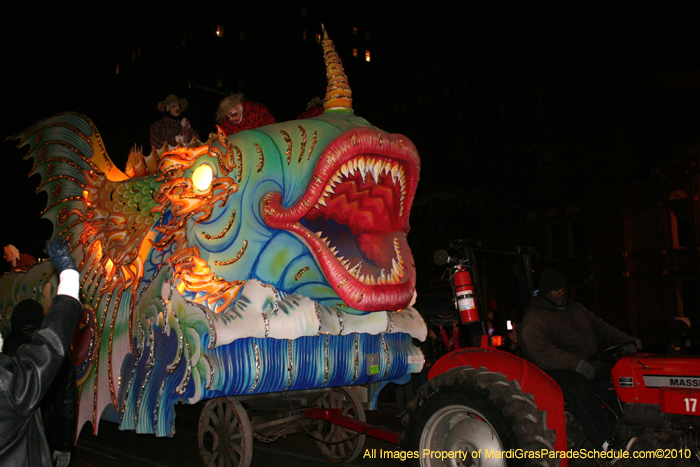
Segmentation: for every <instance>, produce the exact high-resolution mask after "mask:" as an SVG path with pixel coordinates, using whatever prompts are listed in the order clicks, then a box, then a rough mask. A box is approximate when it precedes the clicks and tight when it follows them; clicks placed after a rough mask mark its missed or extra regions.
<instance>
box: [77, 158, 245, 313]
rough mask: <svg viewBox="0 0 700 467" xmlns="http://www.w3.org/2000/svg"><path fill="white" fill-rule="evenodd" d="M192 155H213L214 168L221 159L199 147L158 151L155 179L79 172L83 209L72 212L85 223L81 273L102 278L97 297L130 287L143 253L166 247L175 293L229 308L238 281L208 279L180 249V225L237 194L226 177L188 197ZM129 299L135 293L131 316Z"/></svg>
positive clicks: (188, 251) (139, 275) (190, 251)
mask: <svg viewBox="0 0 700 467" xmlns="http://www.w3.org/2000/svg"><path fill="white" fill-rule="evenodd" d="M200 156H211V157H215V158H217V159H219V165H221V164H222V162H223V163H225V162H224V161H223V160H222V159H225V158H222V157H217V156H218V155H216V154H212V153H211V150H210V148H209V146H200V147H197V148H178V149H175V150H173V151H170V152H168V153H166V154H165V155H164V157H163V159H162V160H161V163H160V167H159V170H158V173H157V176H155V177H141V178H134V179H128V180H124V181H110V180H107V179H105V178H103V177H100V176H99V175H98V174H96V173H95V172H88V173H86V180H87V183H86V187H85V190H84V193H83V195H84V196H83V197H84V200H83V201H84V202H83V210H82V211H79V210H76V211H74V212H75V213H76V214H77V215H78V216H79V217H80V218H81V220H82V221H83V222H84V225H85V229H84V231H83V234H82V237H81V243H82V245H83V249H84V251H85V253H86V254H85V260H84V262H83V264H82V265H81V269H82V267H83V266H84V264H85V263H86V262H89V263H90V269H91V270H94V271H96V272H97V273H98V274H99V275H101V276H102V277H103V278H104V281H103V282H102V283H103V286H102V287H101V288H100V291H99V292H100V294H101V295H102V294H105V293H110V294H111V293H112V292H119V291H123V290H126V289H127V288H128V287H132V288H134V289H137V288H138V286H139V284H140V283H141V281H142V280H143V274H144V265H145V262H146V259H147V258H148V255H149V252H150V251H151V248H156V249H163V248H166V247H168V246H170V245H172V244H173V243H174V244H175V248H174V249H173V250H174V251H175V252H176V253H175V254H174V255H173V256H171V257H170V258H168V260H167V261H168V263H170V264H171V265H172V266H173V269H174V274H175V280H176V284H175V285H176V287H177V288H178V289H179V290H184V289H187V290H189V291H191V292H194V293H198V297H197V298H196V300H195V301H196V302H198V303H207V304H211V303H214V302H216V301H218V300H220V299H224V304H223V306H220V307H219V308H220V309H222V310H223V309H225V308H226V307H227V306H228V305H230V304H231V302H233V300H234V299H235V297H236V295H237V294H238V292H239V290H240V289H241V287H242V285H243V282H240V281H233V282H227V281H225V280H224V279H222V278H218V277H215V275H214V273H213V272H212V271H211V269H210V268H209V267H208V266H207V264H206V261H204V260H203V259H202V258H200V256H199V250H198V249H197V248H196V247H188V246H187V235H186V226H187V223H188V221H189V220H190V219H193V220H194V223H200V222H204V221H206V220H208V219H210V218H211V216H212V213H213V210H214V208H215V207H216V205H217V203H219V206H224V205H225V204H226V202H227V201H228V197H229V196H230V195H231V194H233V193H235V192H236V191H238V184H237V183H235V182H234V180H233V179H231V178H229V177H221V178H217V179H215V180H214V181H213V182H212V184H211V185H210V187H209V188H208V189H207V190H206V191H202V192H198V193H195V190H194V188H193V184H192V180H190V179H189V178H188V177H185V176H184V175H185V171H186V170H187V169H189V168H191V167H192V166H193V165H194V163H195V161H196V160H197V159H198V158H199V157H200ZM232 159H233V158H231V157H229V158H228V161H231V162H230V166H229V167H227V169H228V171H230V170H232V169H233V168H235V165H234V164H233V161H232ZM167 211H170V213H171V214H172V217H171V218H170V220H169V221H168V223H167V224H159V223H158V222H159V221H160V220H161V219H162V218H163V214H165V213H166V212H167ZM156 231H157V232H160V233H161V234H163V237H164V238H163V240H161V241H159V242H155V239H156V237H157V233H156ZM88 275H89V274H88ZM86 277H87V276H86ZM93 280H95V279H93ZM97 283H100V281H99V279H98V282H97ZM200 292H205V293H204V294H200ZM135 300H136V294H134V295H133V297H132V303H131V307H130V310H131V313H133V306H134V304H135ZM131 322H133V320H131Z"/></svg>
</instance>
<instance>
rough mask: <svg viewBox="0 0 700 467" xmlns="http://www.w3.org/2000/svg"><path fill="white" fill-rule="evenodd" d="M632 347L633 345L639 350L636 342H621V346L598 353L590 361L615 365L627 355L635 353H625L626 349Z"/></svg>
mask: <svg viewBox="0 0 700 467" xmlns="http://www.w3.org/2000/svg"><path fill="white" fill-rule="evenodd" d="M630 345H633V346H634V348H635V349H637V350H639V349H638V347H637V343H636V342H635V341H627V342H621V343H619V344H615V345H611V346H610V347H608V348H606V349H602V350H599V351H597V352H596V353H594V354H593V355H591V356H590V357H588V361H590V362H594V361H601V362H608V363H615V362H617V361H618V360H619V359H621V358H622V357H624V356H625V355H628V354H629V353H634V352H626V351H625V347H628V346H630Z"/></svg>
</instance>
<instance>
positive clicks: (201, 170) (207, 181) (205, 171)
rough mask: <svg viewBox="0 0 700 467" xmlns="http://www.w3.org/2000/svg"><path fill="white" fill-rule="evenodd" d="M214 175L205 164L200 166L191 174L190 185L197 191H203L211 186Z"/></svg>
mask: <svg viewBox="0 0 700 467" xmlns="http://www.w3.org/2000/svg"><path fill="white" fill-rule="evenodd" d="M213 178H214V173H213V172H212V170H211V167H210V166H208V165H207V164H203V165H200V166H199V167H197V169H196V170H195V171H194V173H193V174H192V183H194V186H195V188H197V189H198V190H199V191H205V190H207V189H208V188H209V186H210V185H211V181H212V179H213Z"/></svg>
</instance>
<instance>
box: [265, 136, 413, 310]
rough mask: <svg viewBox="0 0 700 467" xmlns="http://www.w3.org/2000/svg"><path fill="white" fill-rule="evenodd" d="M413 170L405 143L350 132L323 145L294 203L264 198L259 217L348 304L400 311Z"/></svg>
mask: <svg viewBox="0 0 700 467" xmlns="http://www.w3.org/2000/svg"><path fill="white" fill-rule="evenodd" d="M419 171H420V159H419V157H418V152H417V151H416V148H415V146H414V145H413V143H412V142H411V141H410V140H409V139H408V138H406V137H405V136H402V135H396V134H393V135H391V134H387V133H383V132H380V131H377V130H375V129H371V128H356V129H353V130H350V131H348V132H346V133H344V134H343V135H342V136H340V137H338V138H336V139H335V140H334V141H333V142H332V143H331V144H330V145H328V147H327V148H326V149H325V151H324V152H323V154H322V155H321V157H320V159H319V161H318V163H317V165H316V168H315V169H314V172H313V174H312V175H311V179H310V182H309V186H308V187H307V189H306V191H305V193H304V194H303V195H302V196H301V198H300V199H299V200H298V201H297V202H296V203H295V204H294V205H292V206H289V207H285V206H283V205H282V195H281V194H280V193H276V192H273V193H268V194H267V195H266V196H265V197H264V198H263V200H262V213H263V219H264V220H265V222H266V223H267V224H268V225H269V226H270V227H273V228H277V229H284V230H288V231H290V232H293V233H295V234H296V235H297V236H299V237H300V238H302V239H303V240H304V241H305V242H306V244H307V245H308V246H309V249H310V250H311V251H312V252H313V253H314V255H315V256H316V259H317V260H318V263H319V264H320V266H321V268H322V269H323V272H324V274H325V276H326V278H327V279H328V281H329V283H330V284H331V286H332V287H333V289H334V290H335V291H336V292H337V293H338V295H339V296H340V298H341V299H342V300H343V301H344V302H345V303H346V304H347V305H348V306H350V307H352V308H356V309H358V310H362V311H380V310H397V309H401V308H405V307H406V306H408V304H409V302H410V300H411V297H412V295H413V291H414V289H415V284H416V271H415V265H414V264H413V256H412V255H411V250H410V249H409V247H408V243H407V241H406V235H407V234H408V231H409V229H410V227H409V222H408V216H409V213H410V211H411V206H412V204H413V197H414V195H415V191H416V186H417V184H418V178H419Z"/></svg>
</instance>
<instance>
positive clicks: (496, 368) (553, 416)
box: [428, 347, 568, 465]
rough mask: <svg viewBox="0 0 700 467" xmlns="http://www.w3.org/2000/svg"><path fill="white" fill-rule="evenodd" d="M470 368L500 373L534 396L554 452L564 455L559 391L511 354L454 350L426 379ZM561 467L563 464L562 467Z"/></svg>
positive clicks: (564, 429)
mask: <svg viewBox="0 0 700 467" xmlns="http://www.w3.org/2000/svg"><path fill="white" fill-rule="evenodd" d="M464 366H471V367H473V368H481V367H484V368H486V369H487V370H489V371H493V372H497V373H502V374H504V375H505V376H506V377H507V378H508V379H510V380H515V381H517V382H518V383H519V384H520V388H521V389H522V390H523V392H525V393H530V394H532V395H533V396H535V404H537V407H538V408H539V409H540V410H542V411H544V412H545V413H546V414H547V427H548V428H550V429H552V430H554V431H555V432H556V435H557V436H556V439H555V442H554V449H555V450H557V451H567V449H568V448H567V444H566V420H565V416H564V396H563V394H562V392H561V388H560V387H559V385H558V384H557V383H555V382H554V381H553V380H552V378H550V377H549V376H547V374H546V373H545V372H544V371H542V370H540V369H539V368H538V367H536V366H535V365H533V364H532V363H530V362H528V361H527V360H523V359H522V358H519V357H516V356H515V355H513V354H510V353H507V352H503V351H500V350H496V349H491V348H480V347H470V348H465V349H458V350H455V351H453V352H450V353H448V354H447V355H444V356H443V357H442V358H440V359H439V360H438V361H437V362H435V364H434V365H433V366H432V368H430V371H429V373H428V379H432V378H434V377H436V376H438V375H440V374H442V373H444V372H446V371H448V370H451V369H452V368H457V367H464ZM562 465H565V463H562Z"/></svg>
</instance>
